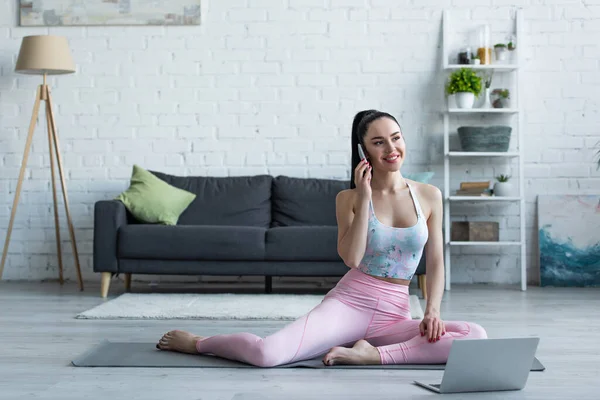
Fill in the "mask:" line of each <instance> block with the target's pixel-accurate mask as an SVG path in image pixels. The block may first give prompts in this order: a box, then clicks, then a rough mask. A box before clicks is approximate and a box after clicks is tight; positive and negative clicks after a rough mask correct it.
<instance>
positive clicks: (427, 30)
mask: <svg viewBox="0 0 600 400" xmlns="http://www.w3.org/2000/svg"><path fill="white" fill-rule="evenodd" d="M17 4H18V2H17V1H9V0H4V1H2V2H0V168H1V171H2V172H1V174H0V243H1V244H2V245H3V244H4V239H5V235H6V228H7V226H8V220H9V216H10V209H11V207H12V201H13V197H14V193H15V189H16V182H17V177H18V172H19V167H20V161H21V157H22V153H23V146H24V143H25V138H26V135H27V128H28V124H29V119H30V117H31V109H32V105H33V100H34V99H33V95H34V92H35V88H36V85H37V84H39V82H40V79H39V77H35V76H25V75H18V74H15V73H14V64H15V61H16V57H17V53H18V49H19V46H20V42H21V38H22V37H23V36H26V35H31V34H45V33H51V34H59V35H64V36H67V37H68V38H69V41H70V44H71V49H72V52H73V56H74V58H75V61H76V63H77V73H76V74H73V75H68V76H60V77H57V78H54V77H51V78H50V79H49V83H50V84H51V85H52V88H53V96H54V101H55V113H56V120H57V121H56V122H57V125H58V129H59V134H60V138H61V147H62V150H63V159H64V166H65V173H66V178H67V183H68V189H69V200H70V204H71V213H72V216H73V218H74V225H75V228H76V234H77V243H78V248H79V251H80V259H81V261H82V269H83V273H84V277H85V278H86V279H87V280H92V279H93V280H97V279H98V277H97V276H96V275H95V274H93V273H92V272H91V270H92V261H91V260H92V239H93V233H92V232H93V231H92V227H93V204H94V202H95V201H97V200H100V199H110V198H113V197H114V196H116V195H117V194H118V193H119V192H120V191H122V190H123V189H125V188H126V187H127V184H128V178H129V175H130V173H131V166H132V164H133V163H139V164H141V165H143V166H145V167H146V168H150V169H157V170H162V171H165V172H169V173H174V174H182V175H200V174H208V175H214V176H226V175H241V174H258V173H270V174H272V175H277V174H286V175H292V176H300V177H324V178H343V179H348V177H349V172H350V171H349V157H350V138H349V135H350V126H351V122H352V116H353V115H354V113H355V112H356V111H358V110H360V109H364V108H380V109H384V110H387V111H389V112H391V113H393V114H395V115H396V116H397V117H398V118H399V119H400V120H401V122H402V125H403V127H404V129H405V134H406V137H407V141H408V146H409V155H408V160H407V163H406V168H405V170H406V171H417V170H422V169H432V170H434V171H436V173H437V176H436V178H435V180H434V183H435V184H438V185H440V186H441V184H442V182H443V176H442V174H443V164H442V153H441V152H442V148H443V147H442V136H441V133H442V125H441V118H439V114H438V110H440V109H441V108H442V107H443V104H444V98H443V94H442V89H443V78H442V75H441V74H440V71H439V70H438V66H439V64H440V58H439V52H440V51H441V47H440V46H441V43H440V41H439V40H440V36H441V24H440V21H441V12H442V9H441V8H442V7H452V9H453V18H454V21H455V23H457V24H460V23H461V22H469V23H472V22H475V21H479V22H485V21H490V22H491V23H493V24H494V26H496V25H498V26H509V24H510V18H511V17H512V15H513V11H514V9H513V7H514V6H515V5H517V6H519V7H522V8H523V9H524V11H525V30H526V33H527V37H526V38H525V39H526V42H527V44H528V45H529V47H525V48H523V50H524V51H525V61H526V65H525V69H524V71H523V77H524V79H523V81H524V88H523V92H522V93H521V100H522V101H523V104H524V108H525V113H524V118H525V135H526V137H525V143H526V151H527V154H526V157H525V162H526V165H525V173H526V176H525V178H526V190H527V211H528V212H527V242H528V265H529V268H528V269H529V273H528V279H529V281H530V282H533V283H535V282H537V281H538V279H539V273H538V262H537V231H536V230H535V229H536V215H537V214H536V206H535V204H536V198H537V195H538V194H548V193H599V192H600V174H599V173H598V171H597V170H596V168H595V165H594V150H593V148H594V146H595V145H596V143H597V142H598V141H599V140H600V135H599V131H598V126H600V124H599V123H600V113H599V111H600V110H599V100H600V94H599V93H600V71H599V65H598V56H599V55H600V47H599V46H598V43H599V42H600V2H598V1H596V0H594V1H591V0H586V1H584V2H580V1H568V0H540V1H533V0H519V1H515V0H511V1H507V0H488V1H485V0H476V1H474V0H444V1H440V0H435V1H432V0H429V1H424V0H421V1H418V2H409V1H396V0H343V1H342V0H288V1H280V0H225V1H219V2H208V1H205V2H204V4H203V9H204V15H203V22H202V25H201V26H200V27H89V28H86V27H62V28H21V27H18V26H17V21H16V15H17V10H16V7H17ZM42 116H43V114H42ZM42 121H43V120H42ZM45 135H46V134H45V127H38V129H37V131H36V135H35V138H34V142H33V149H32V153H31V155H30V159H29V165H28V166H29V168H28V170H27V174H26V181H25V183H24V186H23V193H22V196H21V201H20V203H19V207H18V210H17V219H16V224H15V229H14V231H13V236H12V240H11V246H10V251H9V257H8V263H7V266H6V269H5V272H4V279H33V280H40V279H55V278H56V277H57V276H58V274H57V262H56V247H55V243H54V226H53V220H54V218H53V211H52V195H51V191H50V190H49V188H50V183H49V177H50V172H49V170H48V166H49V157H48V153H47V146H48V144H47V137H46V136H45ZM232 154H235V156H232ZM503 168H504V167H503V166H502V164H492V165H491V166H486V167H483V166H478V165H458V166H456V167H455V168H454V169H453V174H454V176H455V177H456V178H455V180H454V179H453V182H455V183H458V182H459V181H460V180H465V179H471V178H473V179H479V178H483V179H487V178H490V176H493V174H496V173H499V171H500V170H501V169H503ZM500 172H503V171H500ZM459 174H461V175H459ZM479 211H480V212H481V213H484V214H487V215H488V216H491V217H493V218H498V219H499V220H500V221H501V226H502V228H503V234H505V235H506V238H518V227H519V218H518V208H516V207H512V206H510V207H502V208H497V207H496V206H489V205H486V206H482V207H481V209H479V208H477V209H464V213H465V214H468V213H472V212H479ZM459 212H460V210H459ZM60 213H61V214H60V216H61V237H62V241H63V243H62V244H63V251H64V266H65V269H66V270H65V276H66V277H67V278H68V279H70V280H75V279H76V275H75V271H74V268H73V257H72V254H71V249H70V244H69V241H68V240H69V235H68V231H67V229H66V220H65V215H64V208H62V207H61V208H60ZM493 251H494V249H491V250H490V249H456V250H453V252H455V258H454V259H453V263H452V271H453V275H452V278H453V282H455V283H459V282H501V283H508V282H518V280H519V268H518V255H519V253H518V250H516V249H509V250H508V251H507V252H506V253H505V254H503V256H502V257H500V256H497V255H493V254H491V255H490V252H493Z"/></svg>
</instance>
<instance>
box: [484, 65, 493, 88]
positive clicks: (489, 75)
mask: <svg viewBox="0 0 600 400" xmlns="http://www.w3.org/2000/svg"><path fill="white" fill-rule="evenodd" d="M493 77H494V70H492V72H490V73H487V74H485V75H484V77H483V82H484V84H485V88H486V89H489V88H490V86H491V84H492V78H493Z"/></svg>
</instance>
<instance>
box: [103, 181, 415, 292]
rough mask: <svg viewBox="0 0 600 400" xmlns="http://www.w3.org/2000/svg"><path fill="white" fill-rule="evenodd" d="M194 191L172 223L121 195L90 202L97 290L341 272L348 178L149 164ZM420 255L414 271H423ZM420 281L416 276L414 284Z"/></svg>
mask: <svg viewBox="0 0 600 400" xmlns="http://www.w3.org/2000/svg"><path fill="white" fill-rule="evenodd" d="M151 172H152V173H153V174H154V175H156V176H157V177H159V178H160V179H162V180H164V181H166V182H167V183H169V184H171V185H173V186H175V187H178V188H181V189H184V190H187V191H189V192H192V193H195V194H196V195H197V197H196V199H195V200H194V201H193V202H192V203H191V204H190V206H189V207H188V208H187V209H186V210H185V211H184V212H183V213H182V214H181V216H180V217H179V220H178V221H177V225H175V226H167V225H159V224H146V223H141V222H139V221H137V220H136V219H135V218H134V217H133V216H132V215H131V214H130V213H129V211H128V210H127V209H126V208H125V206H124V205H123V203H121V202H120V201H118V200H101V201H98V202H96V203H95V207H94V257H93V260H94V272H100V273H102V285H101V295H102V297H106V295H107V293H108V288H109V284H110V278H111V277H112V276H113V275H115V274H124V275H125V286H126V290H129V289H130V285H131V274H153V275H154V274H166V275H239V276H241V275H259V276H265V290H266V292H267V293H269V292H271V277H272V276H315V277H318V276H333V277H336V276H339V277H341V276H342V275H344V274H345V273H346V272H347V271H348V267H347V266H346V265H345V264H344V263H343V261H342V259H341V258H340V256H339V255H338V253H337V222H336V216H335V197H336V195H337V193H338V192H340V191H341V190H343V189H347V188H349V181H344V180H331V179H317V178H292V177H286V176H277V177H273V176H270V175H256V176H237V177H205V176H197V177H181V176H173V175H168V174H165V173H161V172H156V171H151ZM424 258H425V257H424V256H423V258H422V259H421V262H420V265H419V268H418V270H417V273H416V274H415V275H423V276H422V277H423V278H424V274H425V259H424ZM422 283H423V284H424V282H421V279H419V286H421V285H422Z"/></svg>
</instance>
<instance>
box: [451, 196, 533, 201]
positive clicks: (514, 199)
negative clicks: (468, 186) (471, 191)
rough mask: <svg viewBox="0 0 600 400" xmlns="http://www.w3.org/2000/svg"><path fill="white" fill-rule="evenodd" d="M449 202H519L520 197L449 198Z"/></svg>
mask: <svg viewBox="0 0 600 400" xmlns="http://www.w3.org/2000/svg"><path fill="white" fill-rule="evenodd" d="M446 199H448V200H450V201H521V199H522V197H509V196H450V197H446Z"/></svg>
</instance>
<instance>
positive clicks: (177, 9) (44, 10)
mask: <svg viewBox="0 0 600 400" xmlns="http://www.w3.org/2000/svg"><path fill="white" fill-rule="evenodd" d="M19 11H20V12H19V16H20V18H19V20H20V21H19V22H20V25H21V26H82V25H83V26H90V25H199V24H200V0H168V1H157V0H154V1H150V0H20V5H19Z"/></svg>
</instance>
